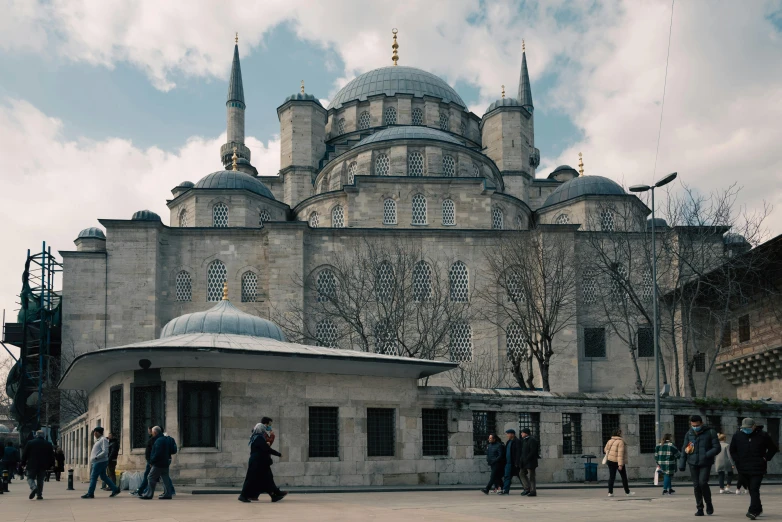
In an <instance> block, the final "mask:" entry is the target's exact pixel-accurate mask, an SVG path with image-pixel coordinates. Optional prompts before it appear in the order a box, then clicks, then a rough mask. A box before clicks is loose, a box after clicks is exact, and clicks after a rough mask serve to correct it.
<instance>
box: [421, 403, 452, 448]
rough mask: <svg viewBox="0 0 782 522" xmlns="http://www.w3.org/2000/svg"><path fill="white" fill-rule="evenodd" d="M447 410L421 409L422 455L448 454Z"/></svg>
mask: <svg viewBox="0 0 782 522" xmlns="http://www.w3.org/2000/svg"><path fill="white" fill-rule="evenodd" d="M447 433H448V410H445V409H427V408H423V409H422V410H421V442H422V448H421V449H422V453H423V455H424V457H435V456H439V455H448V437H447V436H446V434H447Z"/></svg>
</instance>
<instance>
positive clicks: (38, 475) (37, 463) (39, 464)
mask: <svg viewBox="0 0 782 522" xmlns="http://www.w3.org/2000/svg"><path fill="white" fill-rule="evenodd" d="M53 462H54V446H52V443H51V442H49V441H48V440H46V438H45V435H44V433H43V431H41V430H38V431H37V432H36V433H35V438H34V439H33V440H31V441H30V442H28V443H27V444H26V445H25V447H24V451H23V452H22V466H24V467H25V468H26V469H27V484H28V485H29V486H30V500H32V499H33V498H35V497H37V498H38V500H43V481H44V479H45V478H46V470H48V469H49V468H50V467H52V463H53Z"/></svg>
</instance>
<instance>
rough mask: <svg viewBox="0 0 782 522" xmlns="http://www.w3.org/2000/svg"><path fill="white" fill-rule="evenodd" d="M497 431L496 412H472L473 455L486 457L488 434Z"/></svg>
mask: <svg viewBox="0 0 782 522" xmlns="http://www.w3.org/2000/svg"><path fill="white" fill-rule="evenodd" d="M496 429H497V412H494V411H474V412H472V446H473V454H474V455H486V446H487V445H488V438H489V434H491V433H494V432H495V430H496ZM494 434H495V435H496V433H494Z"/></svg>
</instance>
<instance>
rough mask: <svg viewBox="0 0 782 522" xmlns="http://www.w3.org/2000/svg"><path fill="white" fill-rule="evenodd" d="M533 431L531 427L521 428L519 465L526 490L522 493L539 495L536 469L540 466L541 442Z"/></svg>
mask: <svg viewBox="0 0 782 522" xmlns="http://www.w3.org/2000/svg"><path fill="white" fill-rule="evenodd" d="M531 433H532V432H531V431H530V429H529V428H524V429H523V430H521V455H520V457H519V464H520V465H519V467H520V468H521V485H522V486H524V491H522V492H521V495H522V496H524V495H526V496H529V497H536V496H538V489H537V486H536V484H535V469H537V467H538V452H539V451H540V444H539V443H538V441H537V439H535V437H533V436H532V434H531Z"/></svg>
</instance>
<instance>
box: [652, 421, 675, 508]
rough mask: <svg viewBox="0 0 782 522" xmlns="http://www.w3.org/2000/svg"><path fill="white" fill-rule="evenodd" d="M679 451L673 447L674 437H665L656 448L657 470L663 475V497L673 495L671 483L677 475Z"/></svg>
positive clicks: (666, 435)
mask: <svg viewBox="0 0 782 522" xmlns="http://www.w3.org/2000/svg"><path fill="white" fill-rule="evenodd" d="M679 453H680V452H679V449H678V448H677V447H676V446H674V445H673V435H671V434H670V433H666V434H665V435H663V438H662V440H661V441H660V444H658V445H657V446H656V447H655V448H654V460H655V462H657V470H658V471H659V472H660V473H662V474H663V495H673V494H674V493H675V492H674V490H673V487H671V481H672V480H673V476H674V474H675V473H676V461H677V460H678V459H679Z"/></svg>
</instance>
